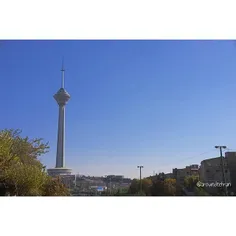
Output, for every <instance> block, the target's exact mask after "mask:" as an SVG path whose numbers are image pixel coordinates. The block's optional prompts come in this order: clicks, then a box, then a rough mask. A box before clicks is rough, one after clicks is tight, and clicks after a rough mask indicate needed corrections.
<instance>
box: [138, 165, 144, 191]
mask: <svg viewBox="0 0 236 236" xmlns="http://www.w3.org/2000/svg"><path fill="white" fill-rule="evenodd" d="M137 168H139V180H140V193H142V168H143V166H137Z"/></svg>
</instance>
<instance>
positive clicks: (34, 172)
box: [0, 129, 67, 196]
mask: <svg viewBox="0 0 236 236" xmlns="http://www.w3.org/2000/svg"><path fill="white" fill-rule="evenodd" d="M48 150H49V146H48V143H44V142H43V140H42V139H37V138H36V139H32V140H31V139H29V138H28V137H25V138H23V137H21V131H20V130H12V129H11V130H2V131H0V188H1V194H2V195H4V194H8V195H13V196H15V195H16V196H49V195H50V196H53V195H61V196H63V195H66V194H67V189H66V188H65V187H64V185H63V184H62V183H60V182H58V181H55V180H54V179H52V178H51V177H49V176H48V175H47V173H46V171H45V167H44V166H43V164H42V163H41V162H40V161H39V160H38V157H40V156H41V155H43V154H45V153H46V152H48Z"/></svg>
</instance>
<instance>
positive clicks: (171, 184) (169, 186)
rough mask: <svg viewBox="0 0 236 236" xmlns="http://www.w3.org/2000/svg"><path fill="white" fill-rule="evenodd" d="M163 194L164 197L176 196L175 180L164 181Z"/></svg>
mask: <svg viewBox="0 0 236 236" xmlns="http://www.w3.org/2000/svg"><path fill="white" fill-rule="evenodd" d="M164 194H165V195H166V196H175V195H176V179H171V178H167V179H165V180H164Z"/></svg>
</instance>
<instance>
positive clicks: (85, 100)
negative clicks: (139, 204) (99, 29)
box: [0, 41, 236, 177]
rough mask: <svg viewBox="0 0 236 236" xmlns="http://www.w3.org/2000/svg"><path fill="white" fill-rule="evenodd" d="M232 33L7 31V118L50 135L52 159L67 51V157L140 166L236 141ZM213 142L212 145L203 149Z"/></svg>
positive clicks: (70, 163) (1, 122) (103, 166)
mask: <svg viewBox="0 0 236 236" xmlns="http://www.w3.org/2000/svg"><path fill="white" fill-rule="evenodd" d="M235 45H236V44H235V43H234V42H232V41H0V82H1V93H0V97H1V101H2V104H1V116H0V128H1V129H4V128H20V129H22V130H23V134H24V135H28V136H29V137H32V138H33V137H43V138H44V139H45V140H46V141H49V142H50V146H51V149H50V152H49V153H48V154H47V155H45V156H44V157H43V158H42V161H43V162H44V163H45V164H46V165H47V166H48V167H54V165H55V155H56V138H57V119H58V106H57V104H56V102H55V101H54V99H53V94H54V93H56V92H57V90H58V89H59V88H60V79H61V72H60V69H61V60H62V56H64V58H65V68H66V72H65V78H66V82H65V87H66V90H67V91H68V92H69V93H70V95H71V100H70V101H69V103H68V105H67V107H66V165H67V167H71V168H73V169H74V170H75V171H77V172H79V173H81V174H90V175H106V174H111V173H113V174H124V175H125V176H131V177H135V176H138V169H137V168H136V166H137V165H139V164H143V165H144V170H143V173H144V175H150V174H152V173H153V171H156V172H158V171H171V169H172V168H174V167H184V166H185V165H188V164H192V163H197V164H198V163H200V161H201V160H202V159H204V158H210V157H215V156H217V155H218V152H217V151H216V150H214V148H213V146H214V145H227V146H228V147H229V148H232V149H236V106H235V104H236V46H235ZM203 152H208V153H206V154H205V155H199V154H201V153H203Z"/></svg>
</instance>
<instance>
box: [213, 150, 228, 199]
mask: <svg viewBox="0 0 236 236" xmlns="http://www.w3.org/2000/svg"><path fill="white" fill-rule="evenodd" d="M215 148H217V149H220V159H221V170H222V177H223V182H224V187H225V195H226V196H228V190H227V186H226V178H225V166H224V157H223V154H222V149H226V148H227V147H226V146H215Z"/></svg>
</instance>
